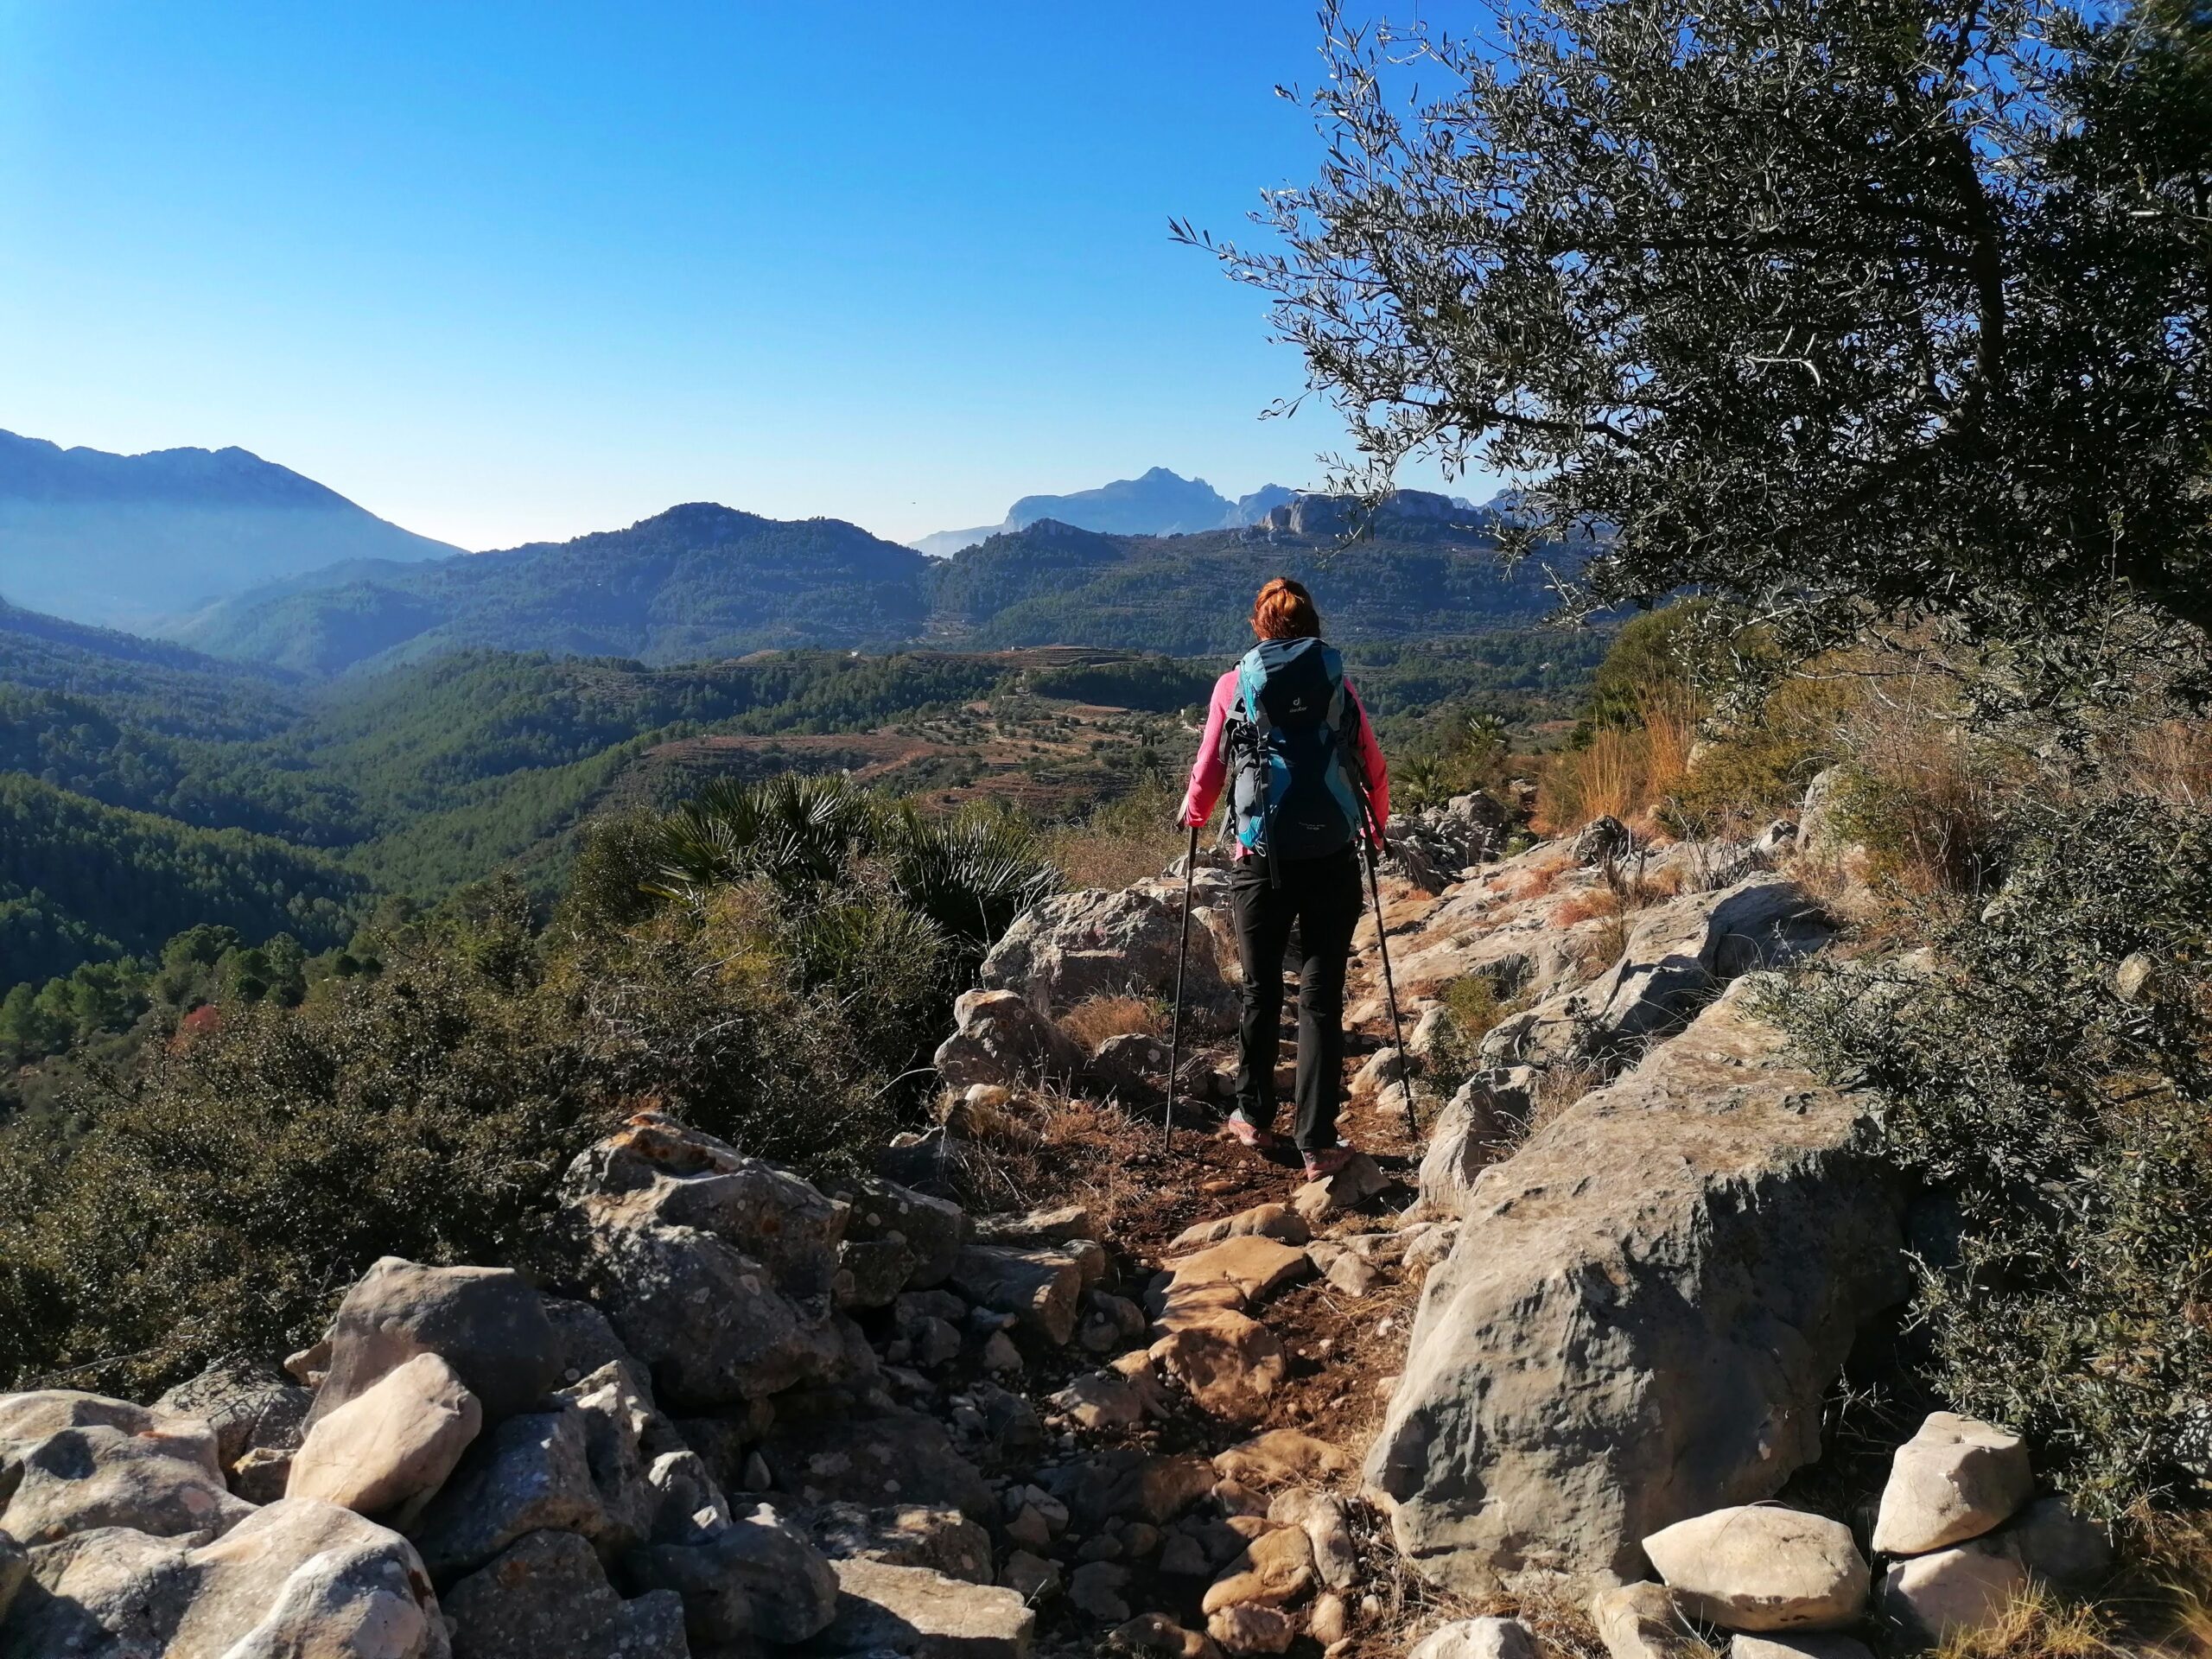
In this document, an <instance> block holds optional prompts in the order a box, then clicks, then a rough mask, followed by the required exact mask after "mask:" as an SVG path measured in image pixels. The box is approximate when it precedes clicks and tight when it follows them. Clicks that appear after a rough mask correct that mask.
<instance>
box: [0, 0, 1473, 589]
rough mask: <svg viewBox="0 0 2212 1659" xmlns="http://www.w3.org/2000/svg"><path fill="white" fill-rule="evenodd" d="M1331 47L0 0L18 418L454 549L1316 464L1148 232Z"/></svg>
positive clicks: (1, 288) (1051, 18)
mask: <svg viewBox="0 0 2212 1659" xmlns="http://www.w3.org/2000/svg"><path fill="white" fill-rule="evenodd" d="M1397 7H1398V9H1399V10H1404V11H1407V12H1410V10H1411V4H1410V0H1397ZM1317 39H1318V35H1317V32H1316V24H1315V22H1314V19H1313V16H1312V13H1311V11H1310V10H1309V9H1308V8H1307V7H1306V6H1305V5H1303V4H1300V3H1298V0H1222V3H1208V0H1183V3H1176V4H1167V3H1154V0H1143V3H1116V4H1112V5H1107V6H1084V7H1077V6H1065V7H1063V6H1058V5H1047V6H1036V5H1015V4H1012V3H999V0H990V3H958V0H957V3H940V4H935V5H917V4H912V3H906V4H874V5H869V4H855V3H823V0H787V3H784V4H779V5H767V4H758V3H750V0H728V3H722V4H707V3H694V4H673V3H670V4H657V3H652V0H644V3H632V4H615V3H606V4H595V5H582V4H568V3H561V0H531V3H527V4H512V3H484V0H467V3H463V4H454V3H451V0H446V3H439V4H423V3H377V0H367V3H363V4H359V5H353V6H334V5H325V4H320V3H302V0H283V3H261V0H251V3H236V0H224V3H219V4H209V5H178V4H175V3H168V0H0V427H5V428H8V429H12V430H16V431H19V432H24V433H29V434H31V435H36V436H41V437H48V438H52V439H54V440H55V441H56V442H62V443H83V444H90V445H92V446H94V447H97V448H107V449H119V450H130V451H135V450H139V449H146V448H160V447H163V446H167V445H172V444H187V443H191V444H205V445H209V446H218V445H222V444H226V443H237V444H242V445H244V446H245V447H246V448H250V449H252V450H255V451H256V452H257V453H259V454H264V455H266V456H268V457H270V459H272V460H277V461H283V462H284V463H285V464H286V465H288V466H291V467H296V468H298V469H299V470H300V471H302V472H304V473H307V474H309V475H311V476H313V477H315V478H318V479H321V480H323V481H324V482H326V483H327V484H329V485H331V486H333V487H334V488H336V489H339V490H340V491H343V492H344V493H346V494H348V495H350V496H352V497H353V498H354V499H357V500H359V501H360V502H361V503H362V504H363V505H366V506H368V507H370V508H371V509H372V510H373V511H375V512H379V513H382V514H384V515H385V517H387V518H393V519H396V520H397V521H398V522H400V523H402V524H406V525H408V526H409V527H410V528H411V529H416V530H419V531H423V532H424V533H426V534H430V535H435V536H440V537H445V538H446V539H448V540H451V541H454V542H456V543H461V544H462V545H464V546H468V547H486V546H501V545H509V544H512V543H516V542H518V541H523V540H526V539H534V538H537V537H564V536H570V535H575V534H578V533H580V532H582V531H587V530H594V529H600V528H604V527H607V526H609V525H613V524H626V523H628V522H630V521H632V519H635V518H640V517H643V516H645V514H648V513H651V512H657V511H658V510H659V509H661V508H663V507H664V506H667V505H671V503H673V502H676V501H678V500H696V499H715V500H721V501H724V502H728V504H730V505H734V506H742V507H746V508H749V509H751V510H753V511H756V512H767V513H772V514H774V515H776V516H779V517H802V516H807V515H811V514H817V513H823V514H830V515H834V516H836V517H840V518H850V519H852V520H854V521H855V522H856V523H859V524H864V525H866V526H868V528H870V529H872V530H874V531H878V532H879V533H882V534H886V535H890V536H893V537H898V538H899V539H906V538H909V537H914V536H917V535H919V534H922V533H924V532H925V531H931V530H940V529H948V528H952V527H956V526H962V525H967V524H982V523H988V522H991V521H994V520H995V519H996V518H998V516H999V515H1000V514H1001V512H1003V511H1004V510H1005V508H1006V507H1007V505H1008V504H1009V503H1010V502H1011V501H1012V499H1014V497H1015V496H1016V495H1019V494H1022V493H1027V492H1031V491H1039V490H1066V489H1076V488H1081V487H1084V486H1090V485H1092V484H1096V483H1101V482H1103V481H1104V480H1107V479H1109V478H1114V477H1122V476H1128V475H1129V474H1134V473H1135V472H1137V471H1140V470H1141V469H1142V468H1144V467H1147V466H1151V465H1154V464H1159V465H1164V466H1169V467H1174V468H1176V469H1177V470H1178V471H1180V472H1184V473H1195V474H1200V475H1203V476H1204V477H1205V478H1207V479H1209V480H1211V481H1212V482H1213V483H1214V484H1215V486H1217V487H1218V488H1220V489H1222V490H1224V492H1225V493H1229V494H1231V495H1235V494H1237V493H1242V492H1243V491H1247V490H1250V489H1253V488H1255V487H1256V486H1259V485H1261V484H1262V483H1266V482H1270V481H1278V482H1282V483H1287V484H1292V485H1300V484H1306V483H1309V482H1313V481H1314V480H1316V478H1317V476H1318V472H1317V468H1316V467H1315V466H1314V463H1313V457H1314V455H1315V454H1316V453H1317V452H1319V451H1324V450H1331V449H1333V448H1336V447H1337V446H1338V442H1339V439H1340V435H1341V431H1340V428H1339V427H1338V425H1337V423H1335V421H1334V420H1333V418H1332V416H1331V415H1330V414H1329V412H1328V411H1327V410H1325V409H1322V408H1319V407H1318V406H1309V408H1308V410H1306V412H1305V413H1302V414H1301V415H1300V416H1298V417H1297V418H1295V419H1294V420H1291V421H1288V422H1280V421H1276V422H1262V421H1261V420H1259V419H1258V418H1257V416H1258V415H1259V412H1260V411H1261V410H1262V409H1263V408H1264V407H1265V406H1266V405H1267V404H1268V403H1269V402H1271V401H1272V400H1273V399H1274V398H1275V397H1281V396H1284V395H1287V394H1293V393H1295V392H1296V391H1298V390H1299V389H1300V386H1301V385H1302V372H1301V365H1300V361H1299V359H1298V358H1297V356H1296V354H1295V353H1294V352H1292V351H1290V350H1289V349H1288V348H1286V347H1283V346H1277V345H1274V344H1271V343H1270V342H1269V341H1268V339H1267V336H1266V330H1265V326H1264V316H1263V312H1262V304H1261V300H1260V297H1259V296H1256V295H1255V294H1253V293H1251V292H1249V291H1248V290H1243V289H1238V288H1236V287H1235V286H1233V285H1232V284H1230V283H1228V282H1227V281H1226V280H1225V279H1224V278H1223V277H1221V276H1220V275H1219V273H1218V272H1217V270H1216V269H1215V268H1214V267H1213V266H1212V265H1211V264H1210V262H1208V261H1206V260H1205V258H1203V257H1200V256H1198V255H1197V254H1194V253H1192V252H1191V251H1188V250H1185V249H1180V248H1177V247H1175V246H1173V245H1171V244H1170V243H1169V241H1168V239H1167V237H1166V221H1167V219H1168V217H1169V215H1170V214H1178V215H1188V216H1190V217H1192V218H1193V219H1197V220H1198V222H1199V223H1200V224H1201V225H1203V226H1208V227H1210V228H1213V229H1215V230H1217V231H1230V232H1236V231H1239V230H1242V229H1243V228H1244V226H1243V215H1244V213H1246V212H1247V211H1248V210H1249V208H1250V207H1252V205H1253V204H1254V202H1255V200H1256V198H1257V193H1258V192H1259V191H1260V190H1261V189H1262V188H1265V187H1268V186H1274V185H1281V184H1285V183H1289V182H1294V181H1299V180H1301V179H1302V178H1303V177H1305V176H1306V174H1307V172H1308V171H1309V169H1310V168H1311V165H1312V162H1313V158H1314V156H1315V155H1316V154H1317V152H1318V149H1319V141H1318V139H1317V138H1316V137H1315V136H1314V134H1313V130H1312V127H1311V124H1310V123H1309V121H1308V119H1307V118H1306V114H1305V112H1304V111H1303V110H1302V109H1300V107H1298V106H1297V105H1292V104H1288V103H1286V102H1284V101H1282V100H1281V99H1277V98H1276V97H1275V96H1274V86H1275V84H1276V83H1277V82H1279V81H1285V80H1295V81H1300V82H1304V81H1306V80H1309V79H1310V78H1311V76H1312V74H1313V72H1314V68H1315V66H1316V64H1317V61H1318V60H1317V59H1316V57H1315V54H1314V51H1313V47H1314V44H1315V42H1316V41H1317ZM1407 481H1408V482H1425V481H1430V480H1412V479H1409V480H1407Z"/></svg>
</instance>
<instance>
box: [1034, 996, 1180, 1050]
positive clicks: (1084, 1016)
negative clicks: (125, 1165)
mask: <svg viewBox="0 0 2212 1659" xmlns="http://www.w3.org/2000/svg"><path fill="white" fill-rule="evenodd" d="M1060 1029H1061V1030H1063V1031H1065V1032H1066V1033H1067V1034H1068V1035H1069V1036H1071V1037H1072V1038H1074V1039H1076V1041H1077V1042H1078V1043H1080V1044H1082V1045H1083V1048H1084V1052H1085V1053H1089V1052H1091V1051H1092V1050H1094V1049H1096V1047H1097V1046H1098V1045H1099V1044H1101V1043H1103V1042H1104V1041H1105V1040H1106V1039H1108V1038H1109V1037H1126V1036H1128V1035H1129V1034H1130V1033H1141V1034H1143V1035H1144V1036H1147V1037H1159V1036H1164V1035H1165V1034H1166V1029H1167V1022H1166V1010H1165V1009H1163V1008H1162V1007H1160V1004H1159V1003H1157V1002H1155V1001H1152V1000H1150V999H1149V998H1147V997H1141V996H1088V997H1085V998H1084V1000H1083V1001H1080V1002H1078V1003H1077V1004H1076V1005H1075V1007H1072V1008H1070V1009H1069V1010H1068V1011H1067V1012H1066V1013H1065V1014H1062V1015H1061V1016H1060Z"/></svg>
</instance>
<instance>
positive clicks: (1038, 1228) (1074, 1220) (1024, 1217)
mask: <svg viewBox="0 0 2212 1659" xmlns="http://www.w3.org/2000/svg"><path fill="white" fill-rule="evenodd" d="M1097 1236H1098V1224H1097V1223H1096V1222H1095V1221H1093V1220H1092V1219H1091V1217H1090V1211H1088V1210H1086V1209H1084V1206H1083V1205H1079V1204H1062V1205H1054V1206H1053V1207H1052V1208H1051V1209H1049V1210H1022V1211H1015V1212H1014V1213H1012V1214H1009V1215H1001V1216H984V1217H981V1218H979V1219H978V1220H977V1221H976V1242H977V1243H982V1244H1073V1243H1077V1242H1079V1241H1081V1240H1084V1239H1091V1240H1096V1238H1097Z"/></svg>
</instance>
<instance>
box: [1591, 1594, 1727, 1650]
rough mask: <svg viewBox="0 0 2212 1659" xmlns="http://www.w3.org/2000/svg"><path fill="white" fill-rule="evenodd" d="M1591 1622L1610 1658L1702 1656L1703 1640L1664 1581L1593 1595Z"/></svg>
mask: <svg viewBox="0 0 2212 1659" xmlns="http://www.w3.org/2000/svg"><path fill="white" fill-rule="evenodd" d="M1590 1622H1591V1623H1592V1624H1594V1625H1596V1626H1597V1627H1598V1637H1599V1640H1600V1641H1602V1642H1604V1643H1605V1651H1606V1653H1607V1654H1609V1655H1611V1659H1700V1655H1701V1654H1702V1651H1703V1649H1704V1645H1705V1644H1704V1643H1701V1642H1700V1641H1699V1639H1698V1636H1697V1632H1696V1631H1695V1630H1693V1629H1692V1628H1691V1627H1690V1624H1689V1621H1688V1619H1687V1618H1684V1617H1683V1616H1682V1610H1681V1607H1680V1606H1679V1605H1676V1603H1675V1597H1674V1593H1673V1592H1671V1591H1669V1589H1668V1588H1667V1587H1666V1586H1664V1585H1661V1584H1623V1585H1617V1586H1614V1587H1612V1588H1611V1589H1609V1590H1600V1591H1599V1592H1598V1593H1597V1594H1596V1595H1594V1596H1592V1597H1591V1598H1590Z"/></svg>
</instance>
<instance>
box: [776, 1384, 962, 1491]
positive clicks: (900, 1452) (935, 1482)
mask: <svg viewBox="0 0 2212 1659" xmlns="http://www.w3.org/2000/svg"><path fill="white" fill-rule="evenodd" d="M760 1456H761V1459H762V1460H763V1461H764V1462H765V1463H766V1465H767V1466H768V1469H769V1471H770V1472H771V1473H772V1475H773V1476H774V1477H775V1482H776V1489H777V1490H778V1491H782V1492H788V1493H791V1495H793V1496H794V1497H797V1498H798V1500H799V1501H800V1502H801V1503H807V1504H820V1503H856V1504H861V1505H863V1506H866V1507H870V1508H874V1507H877V1506H880V1505H883V1504H890V1503H925V1504H933V1505H938V1506H942V1507H945V1508H950V1509H957V1510H960V1511H961V1512H962V1513H963V1514H965V1515H967V1516H969V1517H971V1518H972V1519H974V1520H976V1521H988V1520H989V1519H991V1518H992V1516H994V1515H995V1512H996V1505H995V1504H994V1503H993V1502H992V1501H991V1489H990V1488H989V1487H988V1485H986V1484H984V1481H983V1477H982V1472H981V1471H979V1470H978V1469H977V1468H976V1465H974V1464H972V1463H970V1462H969V1460H968V1459H966V1458H964V1457H963V1456H962V1455H961V1454H960V1452H958V1451H957V1449H956V1448H955V1447H954V1446H953V1444H952V1440H951V1437H950V1435H948V1434H947V1433H945V1431H944V1425H942V1424H941V1423H939V1422H938V1421H937V1419H935V1418H934V1417H925V1416H924V1415H923V1414H921V1413H919V1412H916V1411H906V1410H903V1409H900V1408H882V1409H878V1410H873V1411H864V1410H855V1409H854V1408H852V1407H851V1406H850V1405H849V1403H848V1402H842V1401H839V1400H838V1399H836V1397H834V1396H823V1397H820V1398H811V1397H807V1398H802V1397H793V1398H791V1399H789V1400H787V1401H785V1402H779V1411H778V1415H777V1421H776V1426H775V1427H774V1429H773V1430H772V1432H771V1433H769V1435H768V1437H767V1439H766V1440H763V1441H762V1442H761V1444H760Z"/></svg>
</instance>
